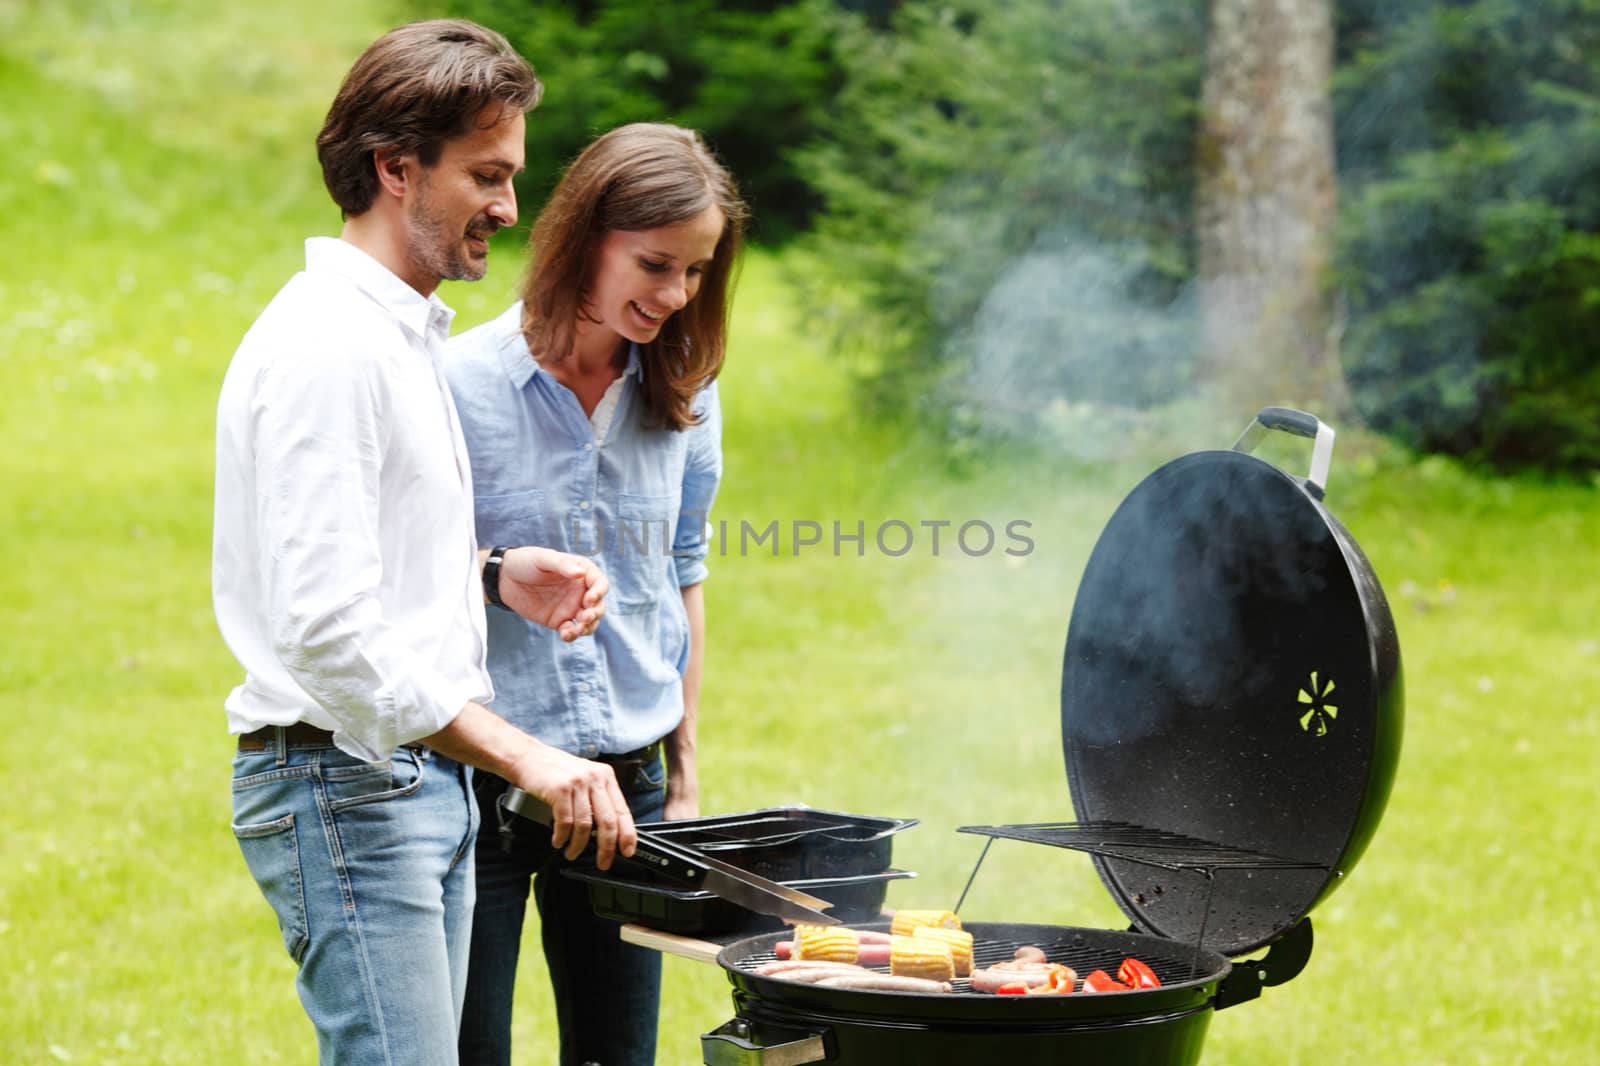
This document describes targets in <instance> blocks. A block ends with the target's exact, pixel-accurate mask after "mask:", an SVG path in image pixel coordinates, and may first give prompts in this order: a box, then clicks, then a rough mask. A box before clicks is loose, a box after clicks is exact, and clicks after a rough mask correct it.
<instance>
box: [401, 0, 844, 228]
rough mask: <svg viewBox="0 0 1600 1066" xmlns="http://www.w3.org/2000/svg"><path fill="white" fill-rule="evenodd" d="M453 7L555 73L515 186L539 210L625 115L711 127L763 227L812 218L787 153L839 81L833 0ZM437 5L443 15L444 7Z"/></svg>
mask: <svg viewBox="0 0 1600 1066" xmlns="http://www.w3.org/2000/svg"><path fill="white" fill-rule="evenodd" d="M444 7H445V9H446V12H445V13H447V14H449V15H454V16H459V17H464V18H471V19H475V20H476V21H479V22H481V23H483V24H484V25H486V26H490V27H493V28H494V29H497V30H499V31H500V32H501V33H504V34H505V35H506V37H507V38H509V39H510V41H511V43H512V44H513V45H515V46H516V47H517V48H518V50H519V51H521V52H522V54H523V55H525V56H527V57H528V59H529V60H530V61H531V62H532V63H533V65H534V68H535V69H536V70H538V72H539V76H540V77H541V78H542V79H543V80H544V82H545V96H544V100H543V102H542V103H540V105H539V108H538V110H537V111H535V112H534V114H533V115H532V116H530V118H529V122H528V170H527V173H526V174H525V175H524V177H523V179H522V182H521V184H520V186H519V193H520V195H521V196H522V199H523V203H524V204H525V205H529V210H528V213H529V214H532V213H533V210H534V209H535V208H536V205H538V204H541V203H543V202H544V199H545V197H546V196H547V195H548V193H549V192H550V190H551V188H553V187H554V185H555V182H556V179H557V178H558V177H559V176H560V172H561V171H562V169H564V168H565V166H566V164H567V163H569V162H571V161H572V159H573V157H574V156H576V155H577V154H578V152H579V151H580V150H581V149H582V148H583V146H584V145H585V144H587V143H588V142H589V141H590V140H592V139H593V138H594V137H596V136H597V135H599V134H601V133H603V132H605V131H606V130H608V129H610V128H612V127H613V126H618V125H621V124H623V123H625V122H638V121H650V122H656V121H665V122H676V123H678V124H679V125H683V126H689V127H691V128H694V129H697V130H700V131H701V132H702V133H703V134H704V135H705V137H706V140H707V142H708V143H709V144H710V145H711V147H712V149H713V150H715V151H716V152H717V154H718V156H719V157H720V158H721V159H722V161H723V162H724V163H725V164H727V166H728V168H729V169H730V170H731V171H732V172H733V173H734V176H735V177H736V178H737V179H738V181H739V185H740V188H741V190H742V191H743V192H744V194H745V195H746V197H747V198H748V199H749V200H750V202H751V206H752V208H753V210H754V215H755V222H756V229H755V236H757V237H758V238H760V239H761V240H763V241H766V242H767V243H776V242H781V241H783V240H785V239H786V238H788V237H789V236H791V235H792V234H793V233H794V232H795V230H796V229H798V228H801V227H803V226H805V225H806V224H807V221H808V219H809V218H810V215H811V212H812V211H813V209H814V208H815V206H816V199H815V197H814V195H813V194H812V192H811V190H810V188H809V187H808V186H807V184H806V183H805V182H804V181H803V180H802V179H801V178H800V177H799V176H798V175H797V174H796V172H795V169H794V165H793V164H792V163H791V162H790V159H789V153H790V150H791V149H792V148H793V147H794V146H796V145H799V144H801V143H803V142H805V141H806V140H807V139H808V138H809V137H810V136H811V133H812V131H813V129H814V128H815V126H816V124H817V122H818V121H819V119H820V117H821V115H822V113H823V112H824V110H825V108H826V106H827V102H828V99H829V98H830V96H831V95H832V93H833V91H834V88H835V87H836V84H837V82H838V77H839V76H838V71H837V67H836V65H835V63H834V60H833V57H832V49H831V46H830V44H829V42H828V38H827V35H826V33H825V29H826V25H827V17H828V15H829V13H830V12H831V5H830V4H829V3H828V0H721V2H718V0H672V2H671V3H642V2H640V0H548V2H545V3H539V4H529V3H527V2H526V0H447V3H446V4H445V5H444ZM423 13H424V12H423V11H422V9H421V8H420V7H419V9H418V11H417V12H416V14H417V17H422V15H423ZM427 13H428V14H432V15H437V14H439V13H440V12H439V10H438V5H428V6H427Z"/></svg>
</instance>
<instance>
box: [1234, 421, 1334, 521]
mask: <svg viewBox="0 0 1600 1066" xmlns="http://www.w3.org/2000/svg"><path fill="white" fill-rule="evenodd" d="M1269 429H1277V430H1282V431H1283V432H1284V433H1293V434H1294V435H1295V436H1297V437H1311V438H1313V439H1314V440H1315V441H1316V443H1315V444H1313V445H1312V447H1311V472H1310V473H1308V474H1307V475H1306V476H1305V479H1304V480H1305V485H1306V488H1308V489H1309V490H1311V493H1312V495H1314V496H1315V497H1316V498H1317V499H1319V500H1320V499H1322V497H1323V494H1324V493H1325V492H1326V491H1327V488H1328V467H1329V465H1330V464H1331V463H1332V462H1333V427H1332V426H1330V425H1327V424H1326V423H1324V422H1323V421H1322V420H1321V419H1319V418H1318V417H1317V416H1316V415H1314V414H1310V413H1308V412H1306V411H1296V410H1295V409H1294V408H1292V407H1263V408H1262V409H1261V411H1260V412H1259V413H1258V414H1257V415H1256V417H1255V421H1253V422H1251V423H1250V424H1249V425H1248V426H1246V427H1245V428H1244V432H1243V433H1241V434H1239V439H1238V440H1236V441H1234V442H1233V450H1234V451H1236V452H1242V453H1244V454H1245V455H1249V454H1250V453H1251V452H1253V451H1255V447H1256V445H1257V444H1259V443H1261V438H1262V437H1263V436H1265V435H1266V432H1267V430H1269Z"/></svg>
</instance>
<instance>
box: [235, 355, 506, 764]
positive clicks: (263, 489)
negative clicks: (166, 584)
mask: <svg viewBox="0 0 1600 1066" xmlns="http://www.w3.org/2000/svg"><path fill="white" fill-rule="evenodd" d="M395 402H396V401H395V398H394V397H393V396H392V395H391V394H390V392H389V390H388V389H387V387H386V383H385V382H384V381H383V378H382V375H381V372H380V371H379V368H378V367H377V366H375V365H374V363H373V361H371V360H366V359H360V358H337V357H332V356H328V357H315V356H313V357H311V358H298V359H293V360H285V361H284V362H283V363H280V364H277V365H275V366H273V367H269V368H267V369H266V370H264V371H263V375H262V380H261V381H260V382H259V388H258V391H257V394H256V403H255V405H254V409H253V412H252V415H253V425H252V438H253V440H254V442H255V445H256V452H255V455H256V469H255V477H256V481H255V484H256V489H257V493H258V499H257V505H258V507H259V513H258V518H257V523H258V526H257V528H258V529H260V530H261V542H260V550H261V556H262V557H261V560H260V562H261V566H262V574H263V578H264V587H265V593H266V597H265V598H266V604H265V606H266V616H267V624H268V627H269V635H270V639H271V643H272V648H273V651H274V653H275V654H276V656H277V658H278V659H279V661H280V662H281V663H282V664H283V666H284V668H285V669H286V670H287V672H288V674H289V676H290V678H292V680H293V681H294V683H295V684H296V685H297V686H299V688H300V689H302V690H303V691H304V692H305V694H306V695H307V696H308V697H310V699H311V700H312V701H313V702H314V703H315V704H316V706H317V708H319V709H320V710H321V711H322V712H323V713H324V714H325V715H326V716H327V718H329V719H331V721H332V729H333V732H334V734H335V736H334V740H335V743H337V744H338V745H339V747H341V748H343V749H344V750H346V751H348V752H350V753H351V754H353V755H356V756H357V757H360V758H364V759H368V760H372V761H377V760H382V759H386V758H388V757H389V755H390V753H392V752H393V750H394V749H395V748H396V747H398V746H400V745H401V744H405V743H407V742H409V741H413V740H416V739H417V738H419V737H423V736H427V735H429V734H432V733H435V732H438V731H439V730H440V729H442V728H444V727H445V726H446V725H448V724H449V723H450V722H451V721H452V720H453V719H454V718H455V716H456V715H457V714H459V713H460V711H461V709H462V708H463V707H464V706H465V705H466V703H467V701H468V699H470V698H472V697H473V696H474V695H476V693H475V692H474V691H473V690H472V688H471V686H469V685H466V684H463V683H462V682H460V681H452V680H451V679H450V678H448V677H446V676H445V674H444V673H442V672H441V671H440V670H438V669H437V668H435V667H434V666H432V665H430V663H429V662H428V656H426V655H422V654H419V653H418V649H417V647H416V646H415V642H414V641H413V640H411V639H409V635H408V633H407V632H406V631H405V627H404V626H403V625H397V624H396V622H395V620H394V619H392V618H390V617H388V613H387V611H386V604H385V595H384V577H385V574H384V551H383V545H382V543H381V540H380V522H381V520H382V518H383V516H382V515H381V513H380V512H381V506H380V503H381V501H380V497H381V493H382V491H383V477H382V475H383V462H384V456H385V455H386V453H387V452H388V451H389V448H390V445H391V443H392V442H391V441H390V440H389V439H388V438H389V434H390V433H391V432H392V430H391V428H390V427H391V426H393V425H394V419H393V417H392V415H393V412H392V411H391V410H390V408H391V407H392V405H393V404H394V403H395ZM317 717H320V716H317ZM320 724H324V725H325V726H326V724H327V723H320Z"/></svg>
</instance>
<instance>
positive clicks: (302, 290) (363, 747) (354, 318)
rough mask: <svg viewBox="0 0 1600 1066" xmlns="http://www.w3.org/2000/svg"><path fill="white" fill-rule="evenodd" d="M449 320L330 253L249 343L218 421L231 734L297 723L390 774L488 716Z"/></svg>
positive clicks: (327, 242) (346, 250) (215, 579)
mask: <svg viewBox="0 0 1600 1066" xmlns="http://www.w3.org/2000/svg"><path fill="white" fill-rule="evenodd" d="M452 317H453V312H452V311H451V310H450V309H449V308H448V307H446V306H445V305H444V303H443V302H442V301H441V300H440V299H439V298H438V296H437V295H433V296H429V297H426V298H424V297H423V296H422V295H421V294H420V293H418V292H417V291H416V290H415V289H413V288H411V287H410V286H409V285H407V284H406V283H405V282H403V281H401V280H400V279H399V278H398V277H396V276H395V275H394V274H392V273H391V272H390V271H389V270H387V269H386V268H385V267H384V266H382V265H381V264H380V263H378V262H377V261H376V260H375V259H372V258H371V257H370V256H368V255H367V254H366V253H364V252H362V251H361V250H360V249H358V248H356V247H355V246H354V245H351V244H348V243H346V242H344V241H341V240H336V239H332V238H326V237H320V238H312V239H310V240H308V241H307V242H306V269H305V270H304V271H303V272H302V273H299V274H296V275H295V276H294V277H293V278H292V279H290V281H289V283H288V284H287V285H285V286H284V287H283V289H282V290H281V291H279V293H278V295H277V296H276V297H275V298H274V299H273V301H272V303H271V304H269V305H268V307H267V309H266V310H265V311H263V312H262V314H261V316H260V318H258V319H257V320H256V322H255V324H254V325H253V326H252V327H251V329H250V331H249V333H247V334H246V335H245V338H244V340H243V341H242V342H241V343H240V345H239V349H238V351H237V352H236V353H235V354H234V357H233V362H232V363H231V364H230V365H229V367H228V372H227V376H226V378H225V379H224V381H223V386H222V395H221V398H220V400H219V402H218V407H217V469H216V478H217V488H216V515H215V527H214V530H213V541H214V543H213V554H212V597H213V601H214V605H215V608H216V615H217V624H218V627H219V628H220V629H221V631H222V636H223V639H224V640H225V641H226V642H227V644H228V647H229V648H230V649H231V650H232V651H233V654H234V656H235V657H236V658H238V660H239V662H240V663H241V664H242V665H243V666H244V668H245V680H244V683H243V684H241V685H240V686H238V687H237V688H235V689H234V690H233V691H232V693H230V694H229V696H228V699H227V703H226V708H227V713H228V725H229V730H230V731H231V732H233V733H244V732H250V731H253V730H255V729H258V728H260V727H262V726H268V725H290V724H292V723H294V722H296V721H305V722H309V723H311V724H313V725H316V726H320V727H322V728H324V729H328V730H331V731H332V732H333V733H334V743H335V744H336V745H338V747H340V748H341V749H342V750H344V751H346V752H348V753H350V754H351V755H354V756H356V757H357V758H361V759H367V760H371V761H378V760H382V759H387V758H388V757H389V754H390V753H391V752H392V751H393V750H394V749H395V748H396V747H398V746H400V745H401V744H404V743H407V742H408V741H412V740H416V739H417V738H419V737H424V736H427V735H429V734H431V733H435V732H437V731H438V730H440V729H442V728H444V727H445V726H446V725H448V724H449V723H450V722H451V721H452V720H453V719H454V718H455V717H456V715H457V714H458V713H459V712H460V711H461V709H462V708H463V707H464V706H465V705H466V703H467V701H468V700H476V701H478V702H482V703H487V702H488V701H489V700H490V699H492V697H493V688H492V686H491V683H490V681H489V675H488V671H487V668H486V665H485V654H486V648H487V641H486V638H485V624H484V606H483V592H482V585H481V583H480V579H479V575H478V566H477V547H478V545H477V539H476V536H475V533H474V528H473V509H472V474H471V466H470V465H469V462H468V458H467V451H466V444H465V443H464V441H463V440H462V437H461V429H460V425H459V423H458V421H457V418H456V412H455V406H454V404H453V402H452V401H451V398H450V391H449V389H448V388H447V387H446V385H445V382H444V378H443V375H442V373H441V370H442V358H443V355H444V343H445V340H446V338H447V336H448V334H449V329H450V320H451V318H452Z"/></svg>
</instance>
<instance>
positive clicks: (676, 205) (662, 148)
mask: <svg viewBox="0 0 1600 1066" xmlns="http://www.w3.org/2000/svg"><path fill="white" fill-rule="evenodd" d="M712 206H715V207H718V208H720V209H721V211H722V217H723V219H724V220H725V221H724V224H723V227H722V236H721V237H720V238H719V239H718V240H717V247H716V251H715V253H713V256H712V259H711V264H710V266H709V267H707V268H706V273H705V276H704V277H703V278H702V279H701V282H700V290H699V292H698V293H697V294H696V295H695V298H694V299H693V300H691V301H689V304H688V305H687V306H686V307H684V308H683V309H682V310H680V311H678V312H677V313H676V314H674V315H673V316H672V317H670V318H668V319H667V321H666V322H665V323H664V324H663V325H662V327H661V331H660V332H659V333H658V334H657V335H656V338H655V340H653V341H651V342H650V343H649V344H646V345H643V346H641V349H640V352H641V357H642V359H643V362H644V399H645V408H646V411H647V412H648V416H649V420H650V422H651V423H652V424H654V425H660V426H665V427H667V428H668V429H674V430H681V429H686V428H688V427H689V426H691V425H693V424H694V423H695V421H696V419H695V416H694V414H693V412H692V411H691V410H690V404H691V403H692V402H693V400H694V397H695V394H696V393H698V392H699V391H700V390H701V389H703V388H704V387H705V386H706V385H708V384H709V383H710V382H711V381H712V379H714V378H715V377H716V376H717V372H718V371H719V370H721V369H722V358H723V350H724V348H725V346H726V338H727V332H728V307H729V301H730V297H731V294H732V290H733V275H734V270H735V266H736V262H737V260H738V256H739V249H740V246H741V244H742V242H743V240H744V224H745V219H746V217H747V210H746V208H745V205H744V202H743V201H742V200H741V199H740V198H739V192H738V189H737V188H736V187H735V186H734V182H733V178H732V177H731V176H730V175H729V174H728V172H727V170H725V169H724V168H723V166H722V164H720V163H718V162H717V160H716V157H715V156H713V155H712V154H711V152H710V150H709V149H707V148H706V146H705V144H704V142H702V141H701V140H700V137H699V135H698V134H696V133H695V132H694V131H693V130H686V129H683V128H682V127H679V126H670V125H666V124H663V123H647V122H636V123H633V124H631V125H627V126H619V127H618V128H616V129H614V130H612V131H611V132H610V133H607V134H605V135H604V136H602V137H600V138H599V139H598V140H596V141H594V142H593V143H592V144H590V145H589V147H587V148H585V149H584V150H583V152H582V153H581V154H580V155H579V156H578V158H577V159H576V160H575V161H574V162H573V164H572V166H571V167H569V168H568V170H567V172H566V174H565V175H564V176H563V177H562V179H561V182H560V184H558V185H557V186H556V189H555V192H553V193H551V194H550V199H549V201H548V202H547V203H546V204H545V208H544V210H543V211H541V212H540V213H539V218H538V219H537V220H536V221H535V222H534V224H533V232H532V233H531V234H530V237H529V243H530V245H531V246H532V255H531V259H530V263H529V266H528V276H527V280H526V281H525V282H524V283H523V286H522V333H523V336H524V338H525V339H526V340H527V342H528V350H529V351H531V352H533V353H534V354H535V355H537V356H538V357H539V358H540V359H542V360H552V361H560V360H562V359H565V358H567V357H568V356H570V355H571V354H572V351H573V345H574V344H575V343H576V341H577V332H578V321H579V319H580V317H582V318H585V319H588V320H590V321H593V318H592V316H591V315H590V314H589V310H588V308H587V306H586V298H587V289H588V285H589V280H590V279H589V273H590V270H591V268H592V264H593V263H594V260H595V253H596V251H597V250H598V248H599V244H600V240H601V238H603V237H604V236H605V235H606V233H607V232H609V231H611V230H648V229H657V228H659V227H661V226H671V225H674V224H676V223H679V222H685V221H688V220H689V219H691V218H694V217H695V216H696V215H698V214H700V212H702V211H704V210H705V209H706V208H708V207H712Z"/></svg>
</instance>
